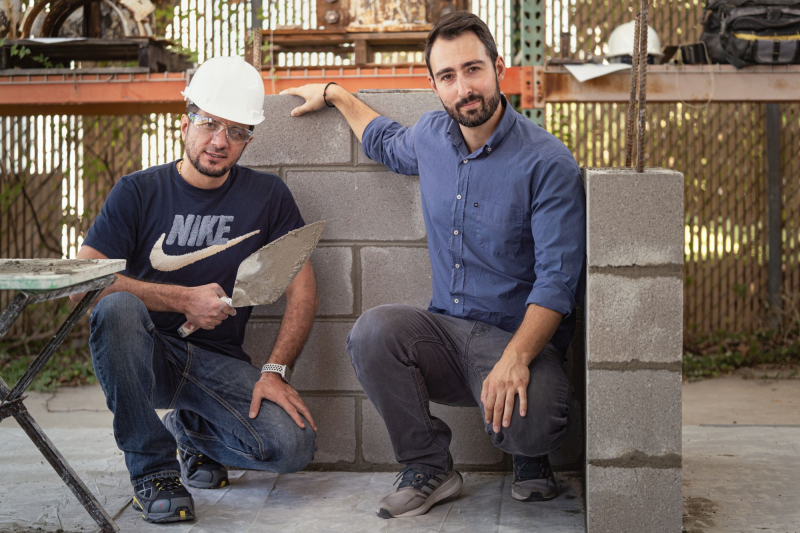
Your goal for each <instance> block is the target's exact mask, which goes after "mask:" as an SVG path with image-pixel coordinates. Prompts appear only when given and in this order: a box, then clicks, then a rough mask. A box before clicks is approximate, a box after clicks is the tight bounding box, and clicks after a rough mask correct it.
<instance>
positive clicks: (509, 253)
mask: <svg viewBox="0 0 800 533" xmlns="http://www.w3.org/2000/svg"><path fill="white" fill-rule="evenodd" d="M523 216H524V214H523V211H522V209H520V208H518V207H513V206H507V205H500V204H495V203H492V202H487V201H486V200H479V201H477V202H476V201H470V202H469V203H468V204H467V210H466V217H465V218H466V220H465V224H464V227H465V229H466V230H467V235H466V236H465V237H466V238H469V236H470V235H471V236H472V237H473V238H474V241H475V242H476V243H477V245H478V247H479V248H480V249H481V250H482V251H483V252H485V253H488V254H490V255H492V256H494V257H501V258H505V259H513V258H515V257H517V256H518V255H519V252H520V248H521V247H522V230H523V227H524V220H523Z"/></svg>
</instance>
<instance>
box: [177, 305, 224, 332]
mask: <svg viewBox="0 0 800 533" xmlns="http://www.w3.org/2000/svg"><path fill="white" fill-rule="evenodd" d="M219 299H220V300H222V302H223V303H224V304H226V305H227V306H228V307H233V300H231V299H230V298H228V297H227V296H220V298H219ZM195 331H197V326H195V325H194V324H192V323H191V322H189V321H188V320H187V321H186V322H184V323H183V325H182V326H181V327H179V328H178V335H180V336H181V337H188V336H189V335H191V334H192V333H194V332H195Z"/></svg>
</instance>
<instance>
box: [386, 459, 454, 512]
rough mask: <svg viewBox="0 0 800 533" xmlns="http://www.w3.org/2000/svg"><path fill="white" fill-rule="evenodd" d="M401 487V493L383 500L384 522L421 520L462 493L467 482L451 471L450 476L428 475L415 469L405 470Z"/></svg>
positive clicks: (406, 468) (402, 472)
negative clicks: (411, 518) (416, 517)
mask: <svg viewBox="0 0 800 533" xmlns="http://www.w3.org/2000/svg"><path fill="white" fill-rule="evenodd" d="M398 481H400V486H398V487H397V491H395V492H394V493H392V494H390V495H388V496H386V497H385V498H384V499H382V500H381V503H380V504H379V508H378V516H380V517H381V518H405V517H408V516H419V515H421V514H425V513H427V512H428V509H430V508H431V507H433V505H434V504H435V503H437V502H440V501H442V500H444V499H445V498H449V497H450V496H455V495H457V494H458V493H459V492H461V487H463V486H464V479H463V478H462V477H461V474H459V473H458V472H456V471H455V469H453V470H450V472H448V473H447V474H441V475H434V474H426V473H424V472H420V471H419V470H415V469H413V468H411V467H408V466H407V467H405V468H403V469H402V470H400V473H399V474H397V480H396V481H395V483H397V482H398Z"/></svg>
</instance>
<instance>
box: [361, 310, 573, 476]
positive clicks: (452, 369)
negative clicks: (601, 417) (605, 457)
mask: <svg viewBox="0 0 800 533" xmlns="http://www.w3.org/2000/svg"><path fill="white" fill-rule="evenodd" d="M512 336H513V334H512V333H508V332H507V331H503V330H502V329H499V328H496V327H494V326H491V325H489V324H486V323H484V322H477V321H474V320H464V319H460V318H453V317H449V316H445V315H439V314H435V313H430V312H428V311H424V310H422V309H419V308H416V307H410V306H407V305H394V304H393V305H382V306H380V307H374V308H372V309H370V310H369V311H367V312H365V313H364V314H363V315H361V317H360V318H359V319H358V321H357V322H356V324H355V326H354V327H353V329H352V331H351V332H350V335H348V337H347V351H348V352H349V353H350V358H351V360H352V362H353V367H354V368H355V371H356V375H357V376H358V381H359V382H360V383H361V387H362V388H363V389H364V392H366V394H367V396H368V397H369V399H370V400H371V401H372V403H373V404H374V405H375V408H376V409H377V410H378V413H379V414H380V416H381V417H382V418H383V421H384V423H385V424H386V428H387V429H388V430H389V438H390V439H391V441H392V447H393V448H394V454H395V459H396V460H397V462H398V463H401V464H404V465H406V466H410V467H412V468H416V469H417V470H419V471H421V472H425V473H430V474H439V473H444V472H447V471H448V470H450V469H451V468H452V459H451V458H450V452H449V449H450V439H451V437H452V432H451V431H450V428H449V427H447V424H445V423H444V422H443V421H442V420H440V419H438V418H436V417H434V416H432V415H431V411H430V406H429V402H431V401H433V402H435V403H440V404H444V405H456V406H478V407H480V414H481V416H483V405H482V404H481V402H480V396H481V387H482V385H483V381H484V380H485V379H486V377H487V376H488V375H489V372H491V371H492V368H494V365H495V364H496V363H497V361H499V360H500V356H501V355H502V354H503V350H504V349H505V347H506V345H507V344H508V342H509V341H510V340H511V337H512ZM530 371H531V379H530V384H529V385H528V412H527V414H526V416H525V417H524V418H523V417H520V416H519V397H517V399H516V402H515V405H514V415H513V416H512V418H511V424H510V426H509V427H507V428H501V430H500V431H499V432H498V433H495V432H494V431H493V430H492V426H491V425H490V424H485V423H484V427H485V430H486V433H487V434H488V435H489V436H490V437H491V439H492V443H493V444H494V445H495V446H497V447H498V448H500V449H501V450H503V451H505V452H507V453H510V454H515V455H526V456H540V455H546V454H549V453H551V452H553V451H555V450H557V449H558V448H559V447H560V446H561V444H562V443H563V442H564V439H565V438H566V433H567V417H568V415H569V402H568V397H569V389H570V387H569V380H568V378H567V374H566V372H565V370H564V360H563V357H562V356H561V354H560V353H559V352H558V351H557V350H556V349H555V347H554V346H553V345H552V344H548V345H547V346H546V347H545V348H544V350H542V352H541V353H540V354H539V355H538V356H537V357H536V358H535V359H534V360H533V362H532V363H531V365H530ZM477 415H478V413H477V411H476V416H477ZM482 420H485V419H483V418H482Z"/></svg>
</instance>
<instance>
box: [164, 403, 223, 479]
mask: <svg viewBox="0 0 800 533" xmlns="http://www.w3.org/2000/svg"><path fill="white" fill-rule="evenodd" d="M161 421H162V422H163V423H164V427H166V428H167V430H168V431H169V432H170V433H172V436H173V437H175V436H176V435H175V434H176V433H177V428H176V427H175V411H170V412H169V413H167V414H165V415H164V418H163V419H162V420H161ZM178 462H179V463H180V465H181V480H182V481H183V483H184V485H186V486H187V487H192V488H195V489H219V488H221V487H224V486H226V485H227V484H228V471H227V470H226V469H225V467H224V466H222V465H221V464H219V463H218V462H216V461H214V460H213V459H211V458H210V457H208V456H206V455H203V454H200V453H192V452H190V451H188V450H184V449H182V448H181V447H180V446H178Z"/></svg>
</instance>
